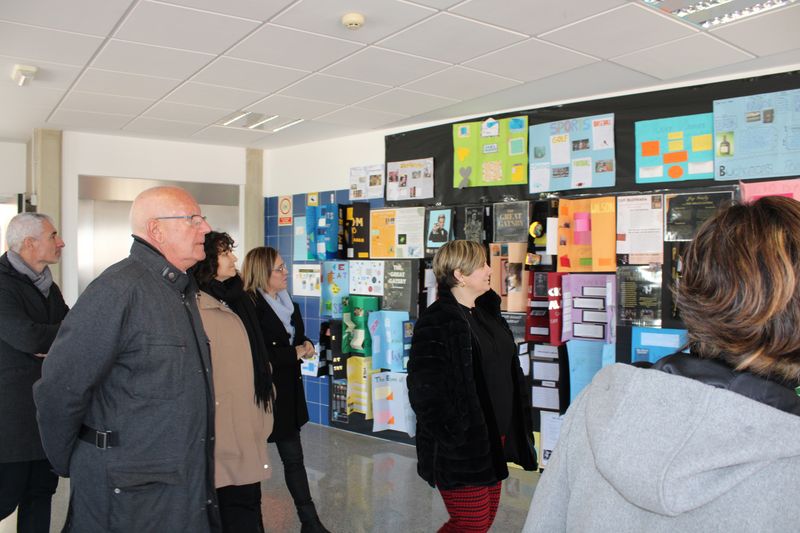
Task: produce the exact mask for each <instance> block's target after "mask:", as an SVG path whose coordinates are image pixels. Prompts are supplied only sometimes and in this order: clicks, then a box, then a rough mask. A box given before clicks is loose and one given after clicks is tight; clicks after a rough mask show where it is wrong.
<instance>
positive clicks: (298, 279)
mask: <svg viewBox="0 0 800 533" xmlns="http://www.w3.org/2000/svg"><path fill="white" fill-rule="evenodd" d="M292 295H293V296H317V297H319V295H320V266H319V263H307V264H297V263H295V264H293V265H292Z"/></svg>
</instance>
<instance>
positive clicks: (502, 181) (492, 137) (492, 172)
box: [453, 116, 528, 189]
mask: <svg viewBox="0 0 800 533" xmlns="http://www.w3.org/2000/svg"><path fill="white" fill-rule="evenodd" d="M527 147H528V117H526V116H520V117H510V118H503V119H500V120H495V119H493V118H487V119H486V120H484V121H477V122H463V123H460V124H454V125H453V188H454V189H463V188H465V187H492V186H498V185H524V184H525V183H527V182H528V151H527Z"/></svg>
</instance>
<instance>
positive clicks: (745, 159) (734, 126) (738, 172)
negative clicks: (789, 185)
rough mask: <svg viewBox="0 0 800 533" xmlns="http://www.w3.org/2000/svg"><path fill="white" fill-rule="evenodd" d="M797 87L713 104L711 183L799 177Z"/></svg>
mask: <svg viewBox="0 0 800 533" xmlns="http://www.w3.org/2000/svg"><path fill="white" fill-rule="evenodd" d="M798 110H800V89H794V90H791V91H779V92H774V93H762V94H754V95H751V96H741V97H738V98H728V99H724V100H714V179H716V180H722V181H726V180H746V179H754V178H773V177H780V176H797V175H798V174H800V112H798Z"/></svg>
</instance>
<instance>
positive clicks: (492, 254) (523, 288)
mask: <svg viewBox="0 0 800 533" xmlns="http://www.w3.org/2000/svg"><path fill="white" fill-rule="evenodd" d="M527 246H528V245H527V243H523V242H509V243H494V242H493V243H491V244H490V245H489V264H490V265H491V268H492V272H491V278H490V280H491V287H492V290H494V291H495V292H496V293H497V294H498V295H500V309H501V310H503V311H511V312H515V313H521V312H525V311H527V310H528V283H529V281H530V272H528V271H527V270H525V253H526V250H527Z"/></svg>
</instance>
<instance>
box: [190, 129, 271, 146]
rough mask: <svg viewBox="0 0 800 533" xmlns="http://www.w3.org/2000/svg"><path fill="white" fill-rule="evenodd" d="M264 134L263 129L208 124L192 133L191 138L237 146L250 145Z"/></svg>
mask: <svg viewBox="0 0 800 533" xmlns="http://www.w3.org/2000/svg"><path fill="white" fill-rule="evenodd" d="M264 136H265V134H264V132H263V131H250V130H242V129H239V128H226V127H225V126H210V127H208V128H205V129H203V130H200V131H198V132H196V133H194V134H193V135H192V137H191V138H192V139H196V140H203V141H211V142H216V143H221V144H233V145H237V146H250V145H252V144H253V143H254V142H255V141H257V140H259V139H261V138H263V137H264Z"/></svg>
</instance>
